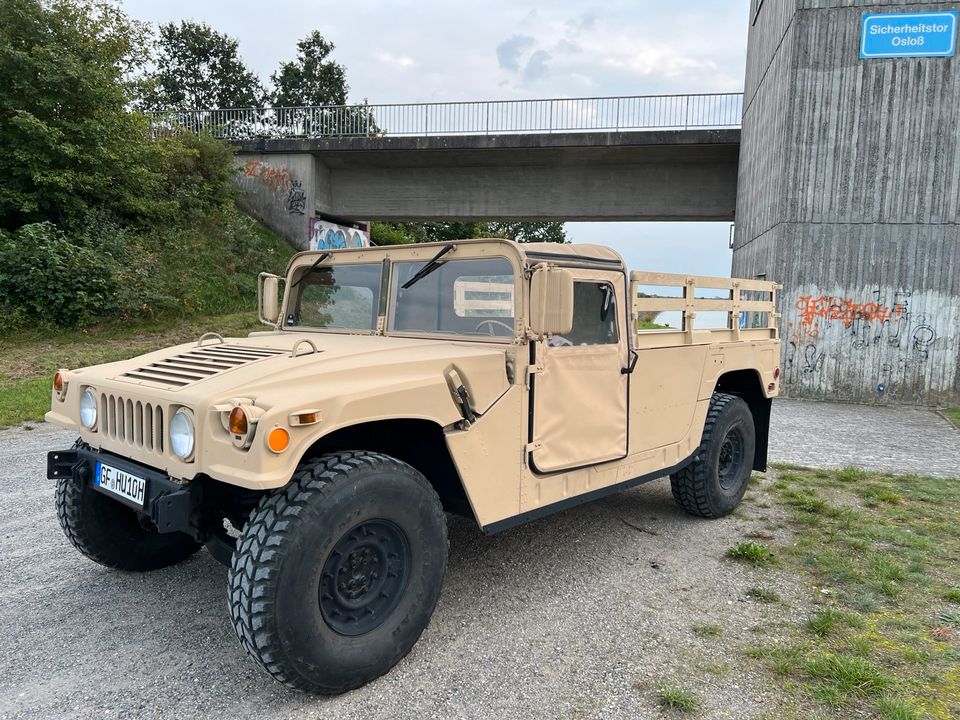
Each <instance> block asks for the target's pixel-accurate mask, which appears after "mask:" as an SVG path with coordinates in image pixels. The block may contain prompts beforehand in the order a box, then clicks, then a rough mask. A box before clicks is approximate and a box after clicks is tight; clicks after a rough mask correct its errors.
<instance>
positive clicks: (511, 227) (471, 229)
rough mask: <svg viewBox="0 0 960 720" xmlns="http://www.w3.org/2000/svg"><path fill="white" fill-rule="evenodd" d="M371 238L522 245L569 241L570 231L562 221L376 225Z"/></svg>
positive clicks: (376, 240)
mask: <svg viewBox="0 0 960 720" xmlns="http://www.w3.org/2000/svg"><path fill="white" fill-rule="evenodd" d="M370 235H371V240H373V242H374V243H376V244H377V245H403V244H408V243H421V242H451V241H453V240H467V239H470V238H481V237H499V238H507V239H509V240H515V241H517V242H519V243H529V242H556V243H565V242H567V231H566V230H565V229H564V227H563V223H559V222H428V223H373V225H372V226H371V232H370Z"/></svg>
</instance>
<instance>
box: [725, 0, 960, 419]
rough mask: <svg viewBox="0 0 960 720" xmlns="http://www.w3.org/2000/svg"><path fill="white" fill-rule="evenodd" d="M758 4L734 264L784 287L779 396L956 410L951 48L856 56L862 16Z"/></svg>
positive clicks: (959, 342)
mask: <svg viewBox="0 0 960 720" xmlns="http://www.w3.org/2000/svg"><path fill="white" fill-rule="evenodd" d="M837 4H838V3H836V2H830V1H829V0H764V2H763V5H762V7H761V9H760V12H759V14H758V16H757V21H756V23H755V24H754V25H753V26H752V27H751V28H750V36H749V37H750V40H749V54H748V67H747V74H746V88H747V95H746V98H745V101H744V107H745V111H744V121H743V130H742V146H741V165H740V173H739V180H738V198H737V227H736V234H735V240H734V259H733V272H734V274H735V275H742V276H745V277H753V276H756V275H761V274H762V275H765V276H766V277H768V278H770V279H774V280H777V281H778V282H781V283H783V284H784V292H783V294H782V296H781V298H782V299H781V302H782V307H781V313H782V330H783V339H784V357H783V366H784V390H785V392H786V393H787V394H790V395H796V396H802V397H814V398H825V399H849V400H855V401H863V402H903V403H916V404H930V405H937V404H941V405H955V404H960V133H958V131H957V128H958V127H960V71H958V60H957V58H950V59H943V58H922V59H920V58H902V59H886V60H860V58H859V32H860V21H861V16H862V14H863V13H864V12H877V11H885V10H890V11H909V12H915V11H919V10H940V9H953V8H955V7H956V4H955V3H946V4H945V3H923V2H910V3H904V2H900V3H895V2H876V0H873V1H872V2H869V3H867V2H860V1H858V0H847V1H846V2H844V3H842V5H843V7H835V6H836V5H837Z"/></svg>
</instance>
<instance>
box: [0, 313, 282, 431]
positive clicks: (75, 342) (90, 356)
mask: <svg viewBox="0 0 960 720" xmlns="http://www.w3.org/2000/svg"><path fill="white" fill-rule="evenodd" d="M257 329H265V328H263V326H262V325H260V324H259V323H258V322H257V318H256V314H255V313H254V311H253V310H251V311H249V312H242V313H233V314H229V315H218V316H212V317H201V318H194V319H190V320H166V321H160V322H147V323H141V324H132V325H131V324H109V325H101V326H98V327H92V328H87V329H85V330H73V331H65V332H53V331H40V330H35V331H28V332H20V333H16V334H13V335H8V336H6V337H4V338H2V339H0V427H4V426H7V425H19V424H21V423H25V422H39V421H42V420H43V415H44V413H45V412H47V410H49V409H50V383H51V382H52V380H53V374H54V373H55V372H56V371H57V369H59V368H61V367H65V368H78V367H85V366H87V365H97V364H99V363H106V362H112V361H115V360H123V359H126V358H130V357H133V356H135V355H140V354H142V353H146V352H150V351H152V350H158V349H160V348H163V347H166V346H168V345H175V344H177V343H182V342H187V341H190V340H194V339H196V338H197V337H199V336H200V335H201V334H203V333H204V332H207V331H211V330H212V331H215V332H219V333H220V334H222V335H235V336H236V335H240V336H243V335H246V334H247V333H249V332H250V331H252V330H257Z"/></svg>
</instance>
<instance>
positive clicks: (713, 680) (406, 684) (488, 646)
mask: <svg viewBox="0 0 960 720" xmlns="http://www.w3.org/2000/svg"><path fill="white" fill-rule="evenodd" d="M867 411H870V412H873V410H872V409H865V408H856V409H855V410H854V411H847V410H844V409H843V408H842V407H841V406H832V405H813V404H806V403H798V402H795V401H790V402H787V401H780V402H778V403H777V408H776V409H775V418H776V422H775V435H774V447H775V452H773V453H772V454H773V456H774V458H775V459H776V460H780V461H790V462H803V463H807V464H832V465H845V464H850V463H851V462H858V461H859V460H862V459H864V457H865V456H863V455H860V454H857V453H856V450H854V453H853V456H848V455H847V454H845V451H844V450H843V448H844V441H843V438H844V437H847V433H849V435H850V436H852V437H853V438H854V439H853V440H851V441H850V444H851V445H854V446H856V445H861V447H862V444H861V443H860V441H859V439H860V438H862V439H864V440H867V439H869V440H870V443H869V445H870V447H871V448H878V447H882V446H883V445H884V443H885V442H887V440H886V437H887V436H886V435H878V433H877V432H873V431H871V430H870V429H868V428H867V427H866V426H867V424H868V423H867V422H864V415H865V413H866V412H867ZM904 412H905V413H906V417H908V418H910V420H909V422H910V423H911V424H910V430H909V433H910V434H913V433H914V432H916V433H918V434H917V435H916V436H915V437H923V438H925V441H926V440H927V439H929V438H930V437H931V433H932V432H933V431H934V430H936V431H937V432H939V433H941V434H942V437H943V438H944V442H945V445H944V446H943V449H931V447H930V446H928V448H927V452H928V455H929V456H931V457H933V458H934V459H936V460H937V462H941V461H942V459H943V457H944V456H943V453H949V452H953V453H954V457H955V454H956V452H957V449H956V446H957V443H958V439H960V434H957V433H956V432H955V431H953V430H952V428H949V427H948V428H947V429H949V430H950V431H951V432H954V435H953V436H952V444H951V443H950V442H947V439H949V438H951V436H949V435H946V434H945V431H944V429H943V428H942V427H941V426H940V423H938V422H934V421H933V420H932V419H931V417H929V416H930V415H931V414H930V413H926V414H923V415H921V414H916V413H914V411H904ZM918 412H919V411H918ZM817 413H820V414H822V415H823V416H824V418H825V419H824V420H818V419H817V418H816V417H807V416H808V415H811V414H812V415H816V414H817ZM932 417H933V418H938V416H935V415H933V416H932ZM838 419H839V420H844V419H847V421H848V422H849V426H848V427H846V428H838V427H837V425H836V423H837V422H838ZM938 419H939V418H938ZM826 421H829V423H830V425H829V426H828V425H827V422H826ZM886 421H887V422H889V418H888V419H887V420H886ZM828 427H829V429H825V428H828ZM897 436H898V435H897V433H896V432H892V433H891V438H895V437H897ZM72 439H73V438H72V436H71V435H70V434H69V433H65V432H63V431H60V430H57V429H55V428H52V427H48V426H40V427H37V428H36V429H34V430H32V431H27V430H23V429H11V430H5V431H2V432H0V463H2V464H3V465H4V466H5V467H6V468H7V477H6V482H5V483H4V484H3V487H2V490H0V530H2V533H0V571H2V577H3V578H4V582H3V583H2V584H0V717H2V718H48V717H70V718H73V717H76V718H102V717H137V718H184V719H186V718H206V717H211V716H216V717H222V716H227V715H234V716H239V717H246V716H256V717H257V718H308V717H310V718H313V717H319V716H322V717H324V718H364V719H365V720H369V719H371V718H395V717H417V718H426V717H444V718H445V717H462V718H473V717H477V718H482V717H497V718H515V717H524V718H529V717H536V718H571V717H596V718H656V717H663V716H664V713H663V712H662V711H661V710H660V709H659V708H658V707H657V701H656V695H655V691H654V687H655V685H656V684H657V682H658V681H660V680H667V681H670V682H675V683H679V684H683V685H686V686H688V687H691V688H693V689H695V690H696V691H697V693H698V694H699V695H700V697H701V698H702V699H703V701H704V707H703V710H702V711H701V712H700V713H698V717H705V718H750V717H756V716H758V715H760V714H764V715H768V716H774V717H775V716H777V715H778V714H779V713H778V707H779V706H778V702H779V698H778V695H777V693H776V692H775V691H773V692H772V691H771V687H772V686H771V685H770V683H769V681H768V680H767V679H766V678H764V677H763V676H761V675H760V674H758V673H756V672H755V671H753V670H751V669H750V665H748V664H747V663H745V662H744V661H743V659H742V657H741V655H740V654H739V652H738V649H739V648H742V647H744V646H746V645H750V644H752V643H755V642H756V640H757V637H758V636H757V630H758V626H760V625H761V624H762V625H768V624H769V623H770V622H778V621H797V620H799V619H801V618H803V617H805V616H806V614H807V612H808V611H809V607H810V605H811V603H812V602H813V601H814V600H813V598H815V596H816V591H815V590H813V589H812V588H810V587H807V586H805V585H803V581H802V580H801V579H800V578H798V577H795V576H792V575H788V574H785V573H779V572H775V571H770V570H764V571H759V570H755V569H751V568H746V567H743V566H741V565H738V564H735V563H732V562H729V561H727V560H725V559H724V558H723V554H724V552H725V550H726V549H727V548H728V547H729V546H731V545H733V544H735V543H737V542H739V541H741V540H742V539H743V537H744V536H745V535H746V534H747V533H748V532H750V531H753V530H757V529H765V530H769V529H770V528H771V527H775V526H776V524H777V519H778V517H777V515H776V512H777V511H776V510H775V509H770V508H760V507H758V506H757V505H756V504H754V503H753V502H751V501H750V498H749V496H748V502H747V503H745V505H744V507H743V509H742V511H740V512H738V513H736V514H735V515H733V516H730V517H728V518H725V519H723V520H719V521H712V522H708V521H703V520H697V519H694V518H690V517H687V516H686V515H684V514H683V513H682V512H681V511H680V510H679V509H678V508H677V506H676V505H675V504H674V503H673V500H672V498H671V497H670V492H669V483H668V482H667V481H666V480H660V481H657V482H654V483H650V484H648V485H645V486H643V487H640V488H637V489H634V490H631V491H628V492H625V493H622V494H620V495H615V496H612V497H610V498H606V499H604V500H600V501H597V502H595V503H592V504H589V505H585V506H581V507H579V508H575V509H572V510H569V511H566V512H564V513H560V514H558V515H555V516H553V517H551V518H547V519H544V520H541V521H538V522H535V523H532V524H528V525H526V526H523V527H520V528H517V529H515V530H512V531H508V532H506V533H503V534H501V535H498V536H495V537H491V538H487V537H484V536H483V535H481V534H480V533H479V532H478V531H477V530H476V529H475V528H474V527H472V526H471V524H470V523H468V522H466V521H462V520H459V519H451V528H450V564H449V570H448V573H447V578H446V581H445V583H444V588H443V593H442V595H441V599H440V603H439V605H438V607H437V611H436V613H435V614H434V617H433V621H432V622H431V624H430V627H429V628H428V629H427V631H426V632H425V633H424V635H423V637H422V638H421V639H420V642H419V643H418V644H417V645H416V647H415V648H414V650H413V651H412V652H411V654H410V655H409V656H408V657H407V658H406V659H405V660H403V661H402V662H401V663H400V664H399V665H398V666H397V667H396V668H394V670H392V671H391V672H390V673H388V674H387V675H386V676H385V677H383V678H380V679H379V680H377V681H375V682H373V683H371V684H369V685H368V686H366V687H364V688H361V689H360V690H357V691H354V692H352V693H349V694H346V695H343V696H340V697H336V698H316V697H310V696H305V695H302V694H299V693H296V692H293V691H289V690H286V689H285V688H283V687H281V686H279V685H277V684H276V683H275V682H273V681H272V680H271V679H270V678H269V677H267V676H266V675H264V674H263V673H262V672H261V671H260V670H259V669H258V668H257V667H256V666H255V665H254V664H253V663H252V661H250V660H249V659H248V658H246V657H245V656H244V654H243V652H242V650H241V649H240V646H239V644H238V642H237V640H236V638H235V637H234V635H233V630H232V629H231V627H230V623H229V617H228V613H227V607H226V589H225V586H226V570H225V569H224V568H223V567H221V566H220V565H218V564H217V563H216V562H215V561H214V560H213V559H212V558H211V557H210V556H209V555H208V554H207V553H206V552H201V553H199V554H198V555H196V556H195V557H194V558H192V559H191V560H189V561H188V562H186V563H184V564H182V565H180V566H178V567H175V568H169V569H166V570H161V571H158V572H155V573H149V574H140V575H137V574H126V573H119V572H114V571H108V570H105V569H103V568H101V567H99V566H97V565H94V564H93V563H91V562H89V561H87V560H86V559H84V558H83V557H81V556H80V555H79V554H78V553H77V552H75V551H74V550H73V548H72V547H71V546H70V545H69V544H68V542H67V540H66V539H65V538H64V537H63V534H62V533H61V532H60V529H59V527H58V525H57V521H56V517H55V513H54V510H53V483H52V481H47V480H45V479H44V469H45V453H46V451H47V450H48V449H53V448H58V447H66V446H67V445H69V444H70V442H72ZM891 441H892V440H891ZM919 445H920V443H918V442H914V443H912V445H909V446H907V447H906V450H908V451H909V457H907V459H902V458H900V457H898V458H897V462H896V463H895V467H892V468H891V469H894V470H903V469H909V468H910V467H914V466H915V465H916V464H917V463H920V465H921V466H923V465H922V463H923V456H922V455H921V454H920V451H919V449H918V446H919ZM938 447H939V446H938ZM801 448H806V450H805V451H804V452H801V451H800V449H801ZM833 448H835V449H833ZM832 449H833V450H832ZM948 457H949V456H948ZM867 459H868V460H869V461H870V462H874V461H876V462H880V463H882V462H883V456H882V455H880V454H878V453H877V451H876V450H873V454H871V455H870V456H869V457H868V458H867ZM947 462H949V461H947ZM923 467H926V466H923ZM938 467H939V465H938ZM952 467H954V474H956V470H955V468H956V467H958V465H957V464H956V463H955V462H954V464H953V466H952ZM20 481H23V484H22V485H21V484H20ZM771 523H772V524H771ZM638 528H640V529H638ZM774 532H775V534H776V535H777V538H776V541H777V542H786V541H788V540H789V538H787V537H785V536H784V534H783V531H782V530H775V531H774ZM761 584H762V585H765V586H767V587H776V590H777V592H779V593H780V595H781V596H783V597H784V599H785V600H786V601H787V602H786V604H783V605H774V606H766V605H760V604H757V603H754V602H750V601H747V600H746V599H745V596H744V593H745V591H746V589H747V588H749V587H752V586H755V585H761ZM698 623H713V624H717V625H719V626H721V627H722V628H723V629H724V635H723V637H722V638H719V639H718V638H712V639H710V638H701V637H699V636H698V635H697V634H696V633H694V632H693V631H692V627H693V626H694V625H695V624H698Z"/></svg>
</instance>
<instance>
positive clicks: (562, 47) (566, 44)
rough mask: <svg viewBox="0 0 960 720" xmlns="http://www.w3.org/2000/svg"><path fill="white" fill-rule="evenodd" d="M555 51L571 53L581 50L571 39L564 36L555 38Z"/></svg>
mask: <svg viewBox="0 0 960 720" xmlns="http://www.w3.org/2000/svg"><path fill="white" fill-rule="evenodd" d="M554 47H555V49H556V51H557V52H559V53H566V54H568V55H572V54H573V53H578V52H582V50H583V48H581V47H580V46H579V45H577V43H575V42H573V41H572V40H567V39H566V38H560V39H559V40H557V44H556V45H555V46H554Z"/></svg>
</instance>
